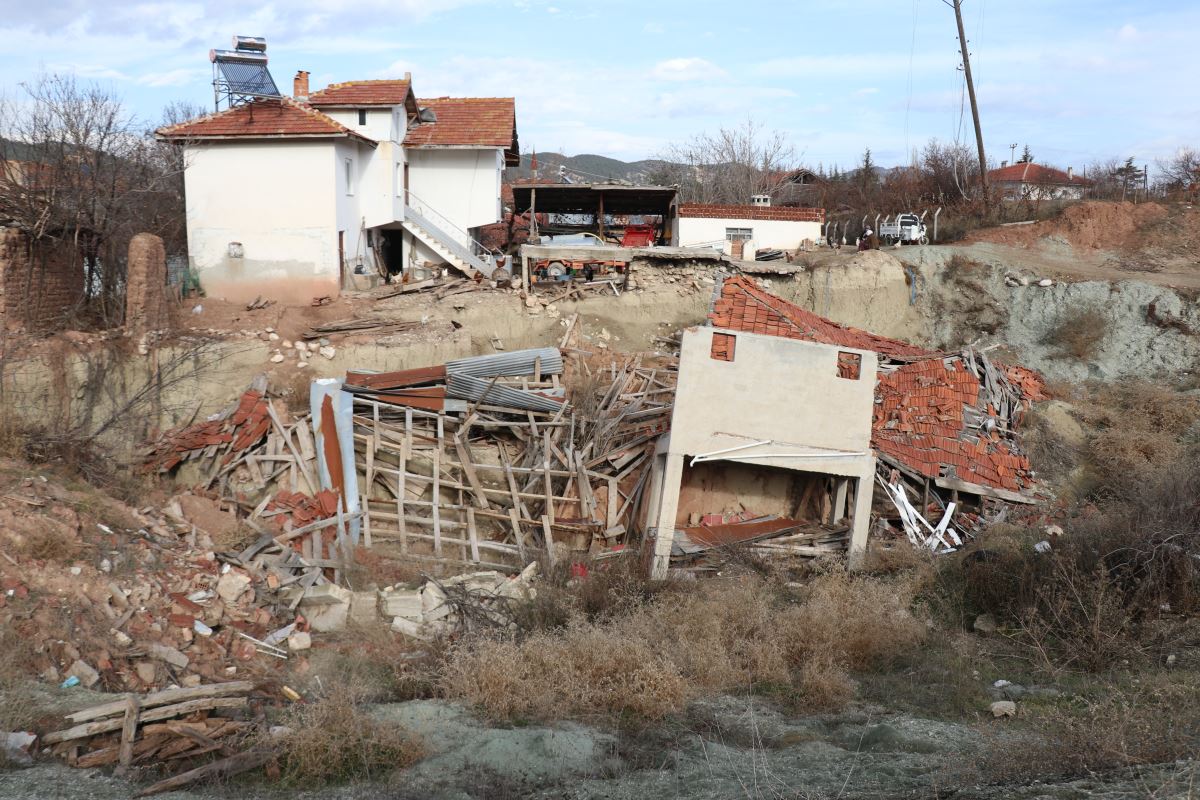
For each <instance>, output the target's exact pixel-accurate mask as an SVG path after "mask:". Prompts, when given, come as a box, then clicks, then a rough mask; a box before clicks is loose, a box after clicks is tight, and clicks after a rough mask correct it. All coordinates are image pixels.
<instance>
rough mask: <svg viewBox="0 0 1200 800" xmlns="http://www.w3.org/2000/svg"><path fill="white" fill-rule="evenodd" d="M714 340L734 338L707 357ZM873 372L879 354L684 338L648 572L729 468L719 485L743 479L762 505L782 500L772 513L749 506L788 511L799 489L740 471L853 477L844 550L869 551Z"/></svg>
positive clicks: (661, 566) (702, 331) (745, 338)
mask: <svg viewBox="0 0 1200 800" xmlns="http://www.w3.org/2000/svg"><path fill="white" fill-rule="evenodd" d="M714 336H720V337H728V336H732V337H733V339H732V341H730V340H728V339H723V340H722V342H720V346H719V347H718V348H715V349H714V347H713V339H714ZM839 353H851V354H855V355H857V356H858V357H859V359H860V362H859V364H860V365H859V371H858V377H857V378H856V379H851V378H843V377H840V376H839V370H838V357H839ZM714 355H716V356H720V357H714ZM727 356H730V357H727ZM876 370H877V361H876V356H875V354H874V353H872V352H870V351H866V350H852V349H849V348H838V347H832V346H829V345H823V344H816V343H812V342H803V341H797V340H794V339H784V338H780V337H775V336H764V335H759V334H753V333H742V332H738V331H721V330H718V329H714V328H691V329H689V330H687V331H685V332H684V334H683V338H682V341H681V346H680V359H679V382H678V388H677V390H676V396H675V408H674V411H673V412H672V415H671V434H670V440H669V443H668V445H667V452H666V458H665V461H663V460H659V461H656V473H658V474H656V475H655V477H654V481H655V484H654V485H655V487H658V486H659V485H661V487H662V488H661V491H656V492H654V494H655V495H657V496H658V497H657V499H658V505H657V508H652V509H651V519H652V520H653V527H654V528H655V530H656V532H657V538H656V540H655V548H654V563H653V572H654V574H655V575H657V576H662V575H664V574H665V573H666V570H667V566H668V564H669V559H670V552H671V540H672V538H673V532H674V529H675V527H676V525H677V524H678V522H679V520H680V519H681V517H682V518H684V519H686V516H687V514H688V512H690V511H695V510H697V509H696V508H694V507H693V504H694V501H695V495H696V493H697V491H702V490H703V488H704V486H706V485H711V484H713V483H714V480H715V479H714V478H713V477H712V475H713V471H714V470H717V469H720V468H721V467H726V468H727V470H728V476H727V477H726V478H725V479H724V482H723V484H722V485H725V484H728V485H729V486H736V485H739V484H740V483H745V482H746V480H747V479H748V480H750V481H751V483H756V484H761V486H760V487H759V488H760V491H758V492H757V495H761V497H759V498H758V500H759V504H760V505H767V504H768V499H767V496H766V495H767V494H771V495H772V497H774V496H775V494H776V493H778V494H779V495H780V496H779V497H775V505H774V506H773V507H772V508H770V509H767V508H749V507H747V509H746V510H749V511H753V512H755V513H779V512H780V511H781V510H783V509H784V508H785V507H790V506H791V505H793V504H795V502H796V496H795V493H796V492H797V491H798V490H800V489H801V488H802V487H803V486H804V485H805V484H804V482H803V481H788V480H786V479H784V478H782V477H780V476H778V475H776V474H773V473H772V472H763V471H751V470H747V469H746V467H747V466H748V465H758V466H760V467H773V468H775V469H776V470H780V471H796V472H804V473H818V474H825V475H835V476H844V477H847V478H853V479H855V480H856V491H855V501H856V502H855V515H854V518H853V522H852V533H851V542H850V549H851V556H852V558H856V557H857V556H858V555H859V554H860V553H861V551H862V549H863V548H864V547H865V544H866V535H867V527H868V525H869V511H870V499H869V498H870V495H871V482H872V480H873V478H874V472H875V457H874V455H873V453H872V452H871V417H872V414H873V410H874V404H875V376H876ZM721 451H726V452H721ZM702 455H706V456H709V457H710V458H711V459H713V460H710V461H708V462H707V465H706V466H705V469H704V473H703V474H702V473H690V470H691V469H694V467H689V466H687V465H688V464H690V462H691V459H692V458H693V457H695V456H702ZM699 463H701V464H704V463H706V462H699ZM704 474H707V475H708V477H707V478H705V477H704ZM685 478H686V479H685ZM725 488H728V486H726V487H725ZM681 492H682V495H683V496H682V497H681ZM726 493H727V492H726ZM752 494H754V493H752ZM751 499H753V498H751ZM712 500H713V501H714V502H717V503H718V504H720V503H724V501H725V498H723V496H722V495H721V494H720V493H718V496H714V497H713V498H712ZM703 510H705V511H711V512H713V513H716V512H720V511H724V510H733V509H725V508H712V509H708V508H705V509H703Z"/></svg>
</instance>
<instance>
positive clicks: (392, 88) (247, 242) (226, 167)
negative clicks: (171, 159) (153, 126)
mask: <svg viewBox="0 0 1200 800" xmlns="http://www.w3.org/2000/svg"><path fill="white" fill-rule="evenodd" d="M158 136H159V138H160V139H163V140H166V141H171V142H175V143H177V144H179V145H180V146H181V147H182V148H183V149H184V164H185V167H184V188H185V192H186V201H187V236H188V259H189V262H190V264H191V266H192V268H193V269H194V270H195V271H196V273H197V275H198V276H199V279H200V282H201V285H202V286H203V287H204V289H205V291H206V292H207V293H208V294H209V295H210V296H216V297H222V298H225V299H228V300H231V301H235V302H243V301H249V300H253V299H254V298H256V297H259V296H261V297H264V298H270V299H274V300H278V301H281V302H292V303H296V302H307V301H308V300H311V299H313V298H317V297H321V296H326V295H328V296H335V295H337V294H338V292H339V291H340V290H341V289H342V288H343V287H344V286H345V285H346V284H347V282H348V280H349V278H348V276H349V275H351V274H354V273H357V274H371V273H387V274H391V275H396V274H400V273H404V272H406V271H409V270H413V269H419V268H421V267H423V266H426V265H429V264H435V265H436V264H443V263H449V264H451V265H453V266H455V267H457V268H458V269H460V270H463V271H467V272H471V271H478V272H483V273H485V274H491V272H492V269H493V262H492V261H490V260H489V259H488V257H487V255H486V254H485V253H483V252H482V251H481V249H480V248H479V247H478V246H477V245H476V244H475V242H474V240H475V239H476V238H478V237H475V236H474V235H473V232H474V230H475V229H477V228H478V227H480V226H482V225H488V224H491V223H494V222H498V221H499V220H500V219H501V208H500V180H501V173H502V172H503V170H504V167H505V165H506V164H514V163H516V160H517V158H518V157H519V151H518V147H517V129H516V111H515V103H514V101H513V99H512V98H448V97H442V98H436V99H430V100H418V99H417V97H416V96H415V95H414V94H413V90H412V81H411V79H410V76H409V75H405V77H404V78H403V79H398V80H375V81H351V82H348V83H338V84H332V85H330V86H327V87H326V88H324V89H321V90H320V91H317V92H313V93H311V94H310V93H309V88H308V73H307V72H303V71H301V72H299V73H297V75H296V78H295V82H294V92H293V96H292V97H279V98H262V99H257V100H253V101H251V102H248V103H244V104H241V105H236V106H234V107H232V108H230V109H227V110H225V111H221V112H218V113H215V114H210V115H208V116H205V117H201V118H199V119H196V120H192V121H189V122H185V123H182V124H179V125H173V126H170V127H166V128H162V129H160V130H159V131H158Z"/></svg>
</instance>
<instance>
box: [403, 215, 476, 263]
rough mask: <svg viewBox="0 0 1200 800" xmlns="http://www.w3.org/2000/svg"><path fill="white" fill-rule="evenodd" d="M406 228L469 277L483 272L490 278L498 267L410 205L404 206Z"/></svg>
mask: <svg viewBox="0 0 1200 800" xmlns="http://www.w3.org/2000/svg"><path fill="white" fill-rule="evenodd" d="M404 229H405V230H407V231H408V232H409V233H411V234H412V235H413V236H415V237H417V238H418V239H420V240H421V241H422V242H423V243H425V245H426V246H428V247H429V248H430V249H431V250H433V251H434V252H435V253H437V254H438V255H440V256H441V257H442V258H444V259H446V261H447V262H448V263H450V264H451V265H453V266H454V267H456V268H457V269H459V270H461V271H462V272H463V273H464V274H465V275H467V277H470V278H474V277H475V276H476V274H482V275H484V276H485V277H489V278H490V277H491V276H492V272H493V271H495V269H496V265H495V264H494V263H492V262H490V261H487V260H485V259H482V258H480V257H479V256H477V255H475V254H474V253H472V252H471V249H470V248H469V247H467V246H466V245H464V244H463V243H462V242H460V241H459V240H458V239H456V238H454V237H453V236H451V235H450V234H449V233H447V232H446V231H445V230H444V229H443V228H440V227H438V226H437V225H435V224H434V223H433V222H431V221H430V220H429V217H428V216H426V215H424V214H422V213H420V212H419V211H416V210H415V209H414V208H413V207H412V206H410V205H406V206H405V207H404Z"/></svg>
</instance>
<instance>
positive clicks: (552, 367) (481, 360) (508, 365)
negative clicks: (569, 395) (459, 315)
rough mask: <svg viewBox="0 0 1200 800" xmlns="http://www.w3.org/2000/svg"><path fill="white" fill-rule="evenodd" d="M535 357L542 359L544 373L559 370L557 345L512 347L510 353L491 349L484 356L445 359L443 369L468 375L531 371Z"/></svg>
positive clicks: (478, 376)
mask: <svg viewBox="0 0 1200 800" xmlns="http://www.w3.org/2000/svg"><path fill="white" fill-rule="evenodd" d="M538 359H541V362H542V363H541V367H542V374H543V375H559V374H561V373H562V371H563V361H562V353H560V352H559V351H558V348H557V347H535V348H533V349H530V350H514V351H513V352H511V353H494V354H492V355H487V356H473V357H471V358H460V359H458V360H457V361H447V362H446V373H447V374H448V375H451V376H455V375H469V376H472V377H475V378H497V377H499V378H504V377H516V376H518V375H532V374H533V372H534V365H535V364H536V362H537V360H538Z"/></svg>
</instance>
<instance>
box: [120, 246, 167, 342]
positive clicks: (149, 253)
mask: <svg viewBox="0 0 1200 800" xmlns="http://www.w3.org/2000/svg"><path fill="white" fill-rule="evenodd" d="M168 315H169V310H168V305H167V253H166V250H165V249H164V247H163V241H162V239H160V238H159V237H157V236H155V235H154V234H152V233H139V234H138V235H137V236H134V237H133V239H132V240H131V241H130V242H129V261H128V265H127V267H126V279H125V328H126V330H127V331H128V332H129V335H130V336H142V335H144V334H146V333H149V332H151V331H160V330H164V329H165V328H167V326H168V323H169V317H168Z"/></svg>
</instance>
